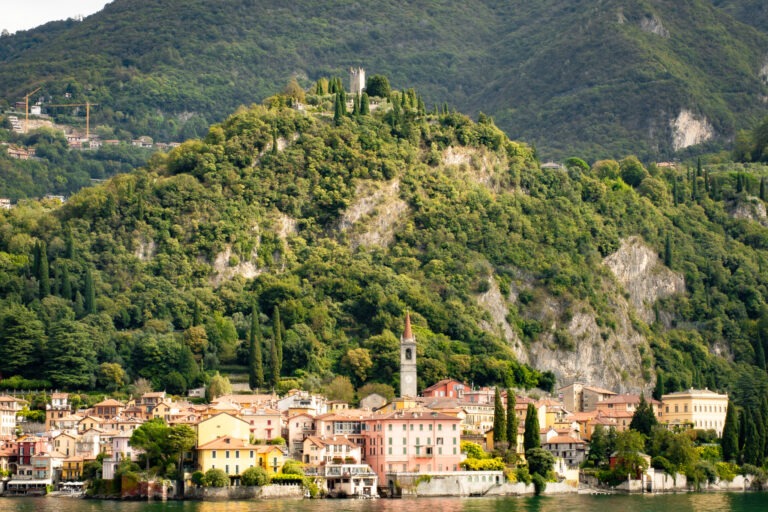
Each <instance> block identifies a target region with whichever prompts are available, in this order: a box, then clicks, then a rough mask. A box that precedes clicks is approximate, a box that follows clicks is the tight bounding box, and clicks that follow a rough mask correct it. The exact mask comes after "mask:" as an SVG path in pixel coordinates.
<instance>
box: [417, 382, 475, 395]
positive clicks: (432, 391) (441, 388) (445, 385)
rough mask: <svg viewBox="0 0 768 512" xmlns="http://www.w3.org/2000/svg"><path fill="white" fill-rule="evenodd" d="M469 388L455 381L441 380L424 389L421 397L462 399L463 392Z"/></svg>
mask: <svg viewBox="0 0 768 512" xmlns="http://www.w3.org/2000/svg"><path fill="white" fill-rule="evenodd" d="M468 388H469V386H467V385H466V384H464V383H463V382H459V381H458V380H456V379H443V380H441V381H438V382H436V383H434V384H432V385H431V386H429V387H427V388H425V389H424V390H423V391H422V392H421V396H423V397H424V398H457V399H463V398H464V390H465V389H468Z"/></svg>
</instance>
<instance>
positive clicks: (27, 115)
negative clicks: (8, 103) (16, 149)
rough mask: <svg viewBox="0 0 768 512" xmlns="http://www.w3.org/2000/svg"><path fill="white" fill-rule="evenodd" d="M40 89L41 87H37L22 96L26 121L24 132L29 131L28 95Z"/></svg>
mask: <svg viewBox="0 0 768 512" xmlns="http://www.w3.org/2000/svg"><path fill="white" fill-rule="evenodd" d="M40 89H42V87H38V88H37V89H35V90H34V91H32V92H30V93H29V94H27V95H26V96H24V115H25V116H26V121H25V123H24V133H29V97H30V96H32V95H33V94H35V93H36V92H37V91H39V90H40Z"/></svg>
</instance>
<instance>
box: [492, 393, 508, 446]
mask: <svg viewBox="0 0 768 512" xmlns="http://www.w3.org/2000/svg"><path fill="white" fill-rule="evenodd" d="M506 440H507V418H506V417H505V414H504V405H502V403H501V393H500V392H499V388H498V386H497V387H496V393H495V394H494V396H493V444H494V446H495V445H497V444H498V443H503V442H506Z"/></svg>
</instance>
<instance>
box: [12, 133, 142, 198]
mask: <svg viewBox="0 0 768 512" xmlns="http://www.w3.org/2000/svg"><path fill="white" fill-rule="evenodd" d="M0 119H1V118H0ZM0 140H8V141H9V142H11V143H15V144H18V145H19V146H22V147H26V148H32V149H34V150H35V158H32V159H30V160H16V159H14V158H11V157H9V156H8V150H7V147H4V146H0V197H7V198H9V199H11V200H13V201H17V200H18V199H23V198H27V197H38V198H39V197H43V196H45V195H47V194H52V195H64V196H68V195H70V194H71V193H73V192H76V191H78V190H80V189H81V188H83V187H86V186H89V185H91V184H92V180H103V179H105V178H109V177H111V176H114V175H116V174H119V173H126V172H130V171H132V170H133V169H135V168H136V167H139V166H142V165H144V164H146V163H147V160H149V157H150V155H151V151H149V150H146V149H141V148H135V147H133V146H129V145H125V144H122V145H119V146H103V147H101V148H99V149H97V150H92V151H80V150H70V149H69V147H68V145H67V141H66V139H65V138H64V135H63V134H62V133H60V132H55V131H53V130H49V129H46V128H41V129H40V130H36V131H33V132H31V133H30V134H29V135H27V136H18V135H12V134H11V133H10V132H9V131H6V130H4V129H2V128H0Z"/></svg>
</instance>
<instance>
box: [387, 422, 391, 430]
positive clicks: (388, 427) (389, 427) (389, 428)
mask: <svg viewBox="0 0 768 512" xmlns="http://www.w3.org/2000/svg"><path fill="white" fill-rule="evenodd" d="M387 430H389V431H390V432H392V424H391V423H390V424H389V425H387Z"/></svg>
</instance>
